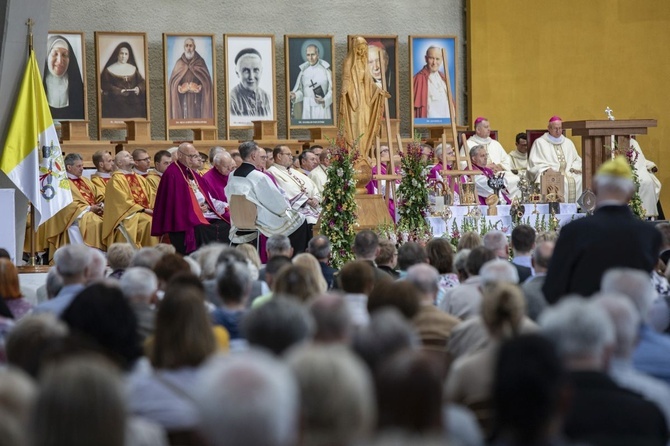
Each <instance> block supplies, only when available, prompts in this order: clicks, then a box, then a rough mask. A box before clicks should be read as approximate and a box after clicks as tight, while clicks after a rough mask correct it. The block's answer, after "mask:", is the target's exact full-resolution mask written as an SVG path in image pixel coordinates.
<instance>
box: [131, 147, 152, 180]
mask: <svg viewBox="0 0 670 446" xmlns="http://www.w3.org/2000/svg"><path fill="white" fill-rule="evenodd" d="M132 155H133V161H134V162H135V167H133V172H135V173H136V174H138V175H140V176H141V177H143V178H144V179H146V178H147V175H149V170H151V156H150V155H149V152H147V151H146V150H145V149H135V150H133V153H132Z"/></svg>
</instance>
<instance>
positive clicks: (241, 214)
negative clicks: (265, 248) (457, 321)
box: [228, 195, 261, 251]
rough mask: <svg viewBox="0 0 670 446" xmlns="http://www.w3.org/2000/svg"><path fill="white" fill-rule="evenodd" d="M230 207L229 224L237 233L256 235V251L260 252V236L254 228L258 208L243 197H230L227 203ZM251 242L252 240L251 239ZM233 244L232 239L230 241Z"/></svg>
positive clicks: (255, 227) (256, 228)
mask: <svg viewBox="0 0 670 446" xmlns="http://www.w3.org/2000/svg"><path fill="white" fill-rule="evenodd" d="M228 205H229V206H230V222H231V223H232V225H233V226H234V227H235V228H236V229H237V230H238V231H245V232H255V233H256V250H257V251H259V250H260V239H261V238H260V234H261V232H260V231H259V230H258V227H257V226H256V217H258V208H256V205H255V204H254V203H252V202H251V201H249V200H247V197H245V196H244V195H231V197H230V200H229V201H228ZM252 240H253V239H252ZM230 244H231V245H232V244H233V238H232V237H231V239H230Z"/></svg>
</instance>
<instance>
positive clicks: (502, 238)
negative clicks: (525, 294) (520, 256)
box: [482, 231, 532, 283]
mask: <svg viewBox="0 0 670 446" xmlns="http://www.w3.org/2000/svg"><path fill="white" fill-rule="evenodd" d="M482 242H483V243H484V246H486V247H487V248H488V249H490V250H491V251H493V252H494V253H495V255H496V257H498V258H499V259H504V260H505V261H507V259H508V258H509V240H508V239H507V235H505V233H504V232H502V231H489V232H487V233H486V234H484V238H483V239H482ZM512 266H514V268H516V271H517V274H518V278H517V281H516V283H523V282H525V281H526V279H528V278H529V277H530V276H531V275H532V270H531V269H530V268H528V267H527V266H523V265H517V264H516V263H512Z"/></svg>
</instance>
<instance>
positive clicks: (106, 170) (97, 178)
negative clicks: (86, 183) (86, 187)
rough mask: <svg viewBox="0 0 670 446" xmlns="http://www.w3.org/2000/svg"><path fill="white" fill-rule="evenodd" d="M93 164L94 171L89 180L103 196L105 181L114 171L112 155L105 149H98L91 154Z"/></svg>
mask: <svg viewBox="0 0 670 446" xmlns="http://www.w3.org/2000/svg"><path fill="white" fill-rule="evenodd" d="M93 165H94V166H95V168H96V171H95V172H93V174H91V181H92V182H93V184H94V185H95V187H96V188H98V191H99V192H100V193H101V194H102V195H103V197H104V195H105V188H106V187H107V182H108V181H109V179H110V178H111V177H112V172H114V157H113V156H112V154H111V153H109V152H108V151H107V150H98V151H97V152H95V153H94V154H93Z"/></svg>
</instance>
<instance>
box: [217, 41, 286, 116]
mask: <svg viewBox="0 0 670 446" xmlns="http://www.w3.org/2000/svg"><path fill="white" fill-rule="evenodd" d="M223 40H224V49H225V50H224V53H225V54H224V60H225V64H226V67H225V74H226V92H227V108H228V129H231V128H233V129H234V128H249V127H252V126H253V124H252V122H253V121H275V120H276V119H277V95H276V91H275V37H274V35H269V34H236V35H232V34H224V36H223Z"/></svg>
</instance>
